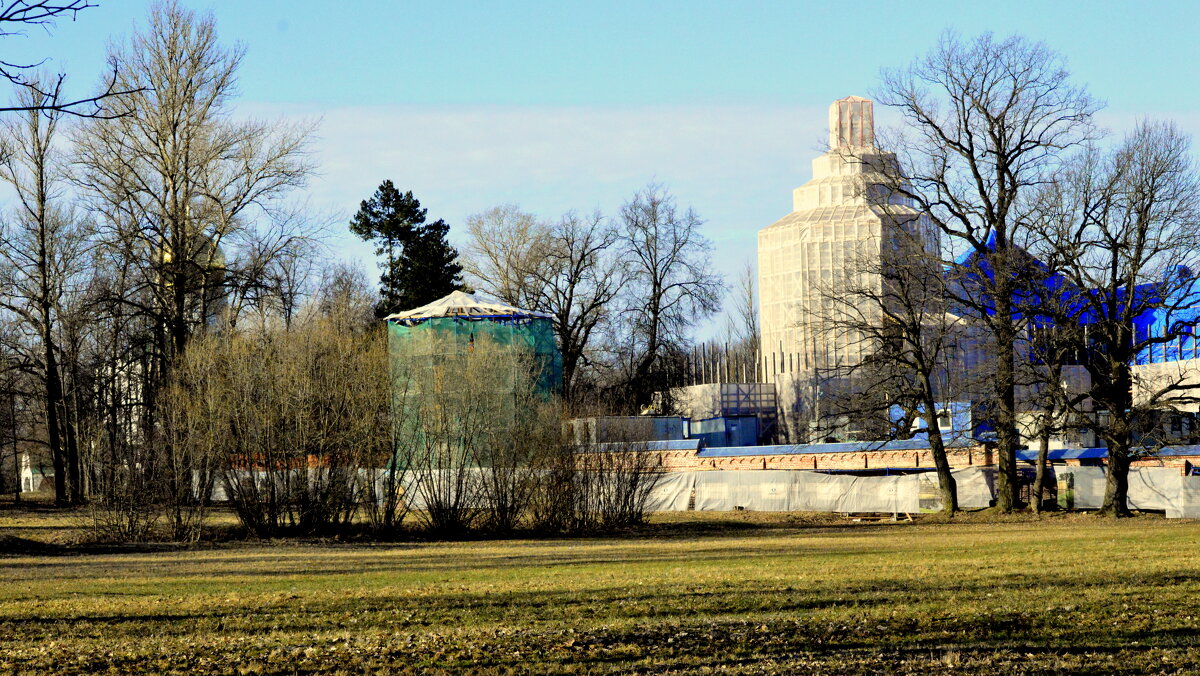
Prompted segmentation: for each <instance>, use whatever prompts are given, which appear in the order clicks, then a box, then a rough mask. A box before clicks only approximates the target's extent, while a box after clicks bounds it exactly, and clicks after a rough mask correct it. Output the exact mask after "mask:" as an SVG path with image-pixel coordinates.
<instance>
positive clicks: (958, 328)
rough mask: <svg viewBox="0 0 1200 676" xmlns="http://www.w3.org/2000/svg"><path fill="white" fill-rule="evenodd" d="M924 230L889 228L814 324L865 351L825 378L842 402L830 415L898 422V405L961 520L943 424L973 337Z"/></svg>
mask: <svg viewBox="0 0 1200 676" xmlns="http://www.w3.org/2000/svg"><path fill="white" fill-rule="evenodd" d="M921 224H922V220H921V219H920V218H918V217H914V216H913V215H911V214H909V215H907V216H905V217H903V218H892V219H887V220H885V221H884V225H883V237H882V238H881V239H879V240H875V241H872V242H870V243H869V244H867V245H866V246H864V250H863V252H862V254H861V255H859V256H856V257H855V258H852V259H850V260H848V261H847V265H846V268H845V269H844V270H842V271H841V272H840V273H839V274H838V275H837V276H836V277H835V278H834V279H833V280H832V282H831V283H830V284H829V285H828V287H827V288H824V289H822V296H823V299H822V300H823V301H824V302H823V303H822V305H821V306H822V308H823V309H822V310H819V311H818V313H817V316H816V317H815V318H816V319H817V321H818V322H819V323H820V324H821V325H823V326H824V327H826V338H827V339H829V340H831V341H839V342H846V343H850V344H854V343H861V344H862V347H863V350H862V353H863V355H864V356H863V358H862V359H861V360H859V361H857V362H853V363H850V364H846V365H843V366H838V367H834V368H831V369H830V370H829V371H828V372H826V373H825V374H824V378H825V379H827V380H828V381H829V385H830V387H829V389H830V391H831V392H833V393H835V396H833V397H832V398H831V401H830V402H829V404H828V405H827V407H826V410H825V411H823V413H824V414H825V415H826V416H827V417H833V418H835V419H837V418H841V417H843V416H845V417H847V418H853V417H866V418H868V419H869V418H871V417H874V418H875V419H876V420H889V416H890V408H891V407H892V406H894V405H898V406H900V407H902V408H906V409H908V410H911V411H914V412H915V414H916V415H917V416H919V417H920V419H921V420H922V422H924V427H925V431H926V433H927V435H928V440H929V449H930V455H931V456H932V457H933V462H934V467H935V468H936V470H937V475H938V485H939V488H940V491H941V496H942V509H943V511H945V512H946V513H947V514H954V513H955V512H957V511H958V491H957V486H956V484H955V481H954V476H953V475H952V474H951V473H950V463H949V460H948V459H947V457H946V440H945V439H944V437H943V434H942V430H941V425H940V422H939V415H940V410H941V405H942V404H943V403H944V402H946V401H949V400H953V399H954V398H955V396H956V395H958V394H960V393H961V390H962V386H963V383H962V382H961V380H960V379H959V378H958V377H957V374H958V372H959V371H960V370H961V365H962V363H961V360H960V354H959V351H958V350H959V346H960V344H962V343H963V342H965V340H964V339H965V338H966V335H967V333H968V332H969V330H970V327H969V324H968V322H967V321H965V320H964V318H963V317H961V316H958V315H956V314H955V313H953V312H952V311H951V309H950V306H949V304H948V303H947V299H946V289H945V282H946V280H945V278H944V277H943V276H942V269H941V261H940V260H939V259H938V257H937V255H936V253H933V252H931V250H930V247H929V246H928V242H926V241H924V240H923V239H922V237H921V235H923V234H925V228H923V227H921ZM934 251H936V249H934Z"/></svg>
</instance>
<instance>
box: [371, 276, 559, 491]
mask: <svg viewBox="0 0 1200 676" xmlns="http://www.w3.org/2000/svg"><path fill="white" fill-rule="evenodd" d="M385 319H386V320H387V329H388V359H389V361H390V368H391V376H392V411H393V425H394V427H395V429H394V434H395V439H396V440H397V456H396V457H395V459H394V462H395V463H397V464H400V465H403V464H406V463H405V462H403V461H402V460H401V454H400V453H399V449H400V445H402V444H405V443H411V444H415V445H416V446H418V447H422V448H424V450H423V451H421V452H419V453H417V454H416V455H415V456H411V455H410V456H407V457H411V458H413V459H414V461H415V462H416V463H417V464H418V465H419V466H421V467H425V468H426V469H429V468H433V469H436V470H439V471H440V470H452V469H453V468H456V467H463V466H480V465H482V464H486V463H487V462H488V461H487V458H486V449H483V450H481V449H480V448H479V440H480V439H481V438H485V437H486V436H487V434H488V432H489V430H491V431H495V430H501V429H505V428H508V429H511V428H512V426H513V425H517V424H521V423H522V422H525V421H528V420H531V419H532V417H534V416H536V413H535V409H538V407H539V406H541V405H543V404H547V403H549V402H550V400H551V398H552V397H553V395H555V394H557V393H558V392H559V391H560V390H561V389H562V356H561V354H560V352H559V350H558V346H557V344H556V342H555V337H554V329H553V324H552V319H551V317H550V316H549V315H547V314H545V313H541V312H534V311H530V310H523V309H520V308H515V307H510V306H506V305H498V304H493V303H486V302H481V301H479V300H478V299H476V298H475V297H474V296H472V295H470V294H467V293H463V292H460V291H455V292H454V293H451V294H450V295H449V296H446V297H445V298H442V299H440V300H438V301H435V302H433V303H430V304H429V305H425V306H423V307H419V308H416V309H414V310H408V311H406V312H400V313H397V314H394V315H391V316H389V317H386V318H385Z"/></svg>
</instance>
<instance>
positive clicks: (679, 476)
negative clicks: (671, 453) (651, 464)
mask: <svg viewBox="0 0 1200 676" xmlns="http://www.w3.org/2000/svg"><path fill="white" fill-rule="evenodd" d="M692 474H693V472H672V473H670V474H663V475H661V476H660V477H658V481H657V482H656V483H655V484H654V488H652V489H651V490H650V495H649V496H648V497H647V498H646V511H647V512H686V511H687V510H688V505H690V504H691V502H692V486H693V484H694V479H693V477H692Z"/></svg>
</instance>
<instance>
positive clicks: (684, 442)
mask: <svg viewBox="0 0 1200 676" xmlns="http://www.w3.org/2000/svg"><path fill="white" fill-rule="evenodd" d="M700 441H701V440H700V439H670V440H667V441H630V442H626V443H606V444H584V446H583V448H584V450H587V451H632V450H636V451H698V450H700Z"/></svg>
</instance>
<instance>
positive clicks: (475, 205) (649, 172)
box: [3, 0, 1200, 276]
mask: <svg viewBox="0 0 1200 676" xmlns="http://www.w3.org/2000/svg"><path fill="white" fill-rule="evenodd" d="M98 4H99V7H97V8H95V9H89V10H87V11H85V12H83V13H81V14H80V15H79V18H78V20H77V21H75V22H73V23H62V24H60V25H59V26H58V27H57V28H56V29H55V30H54V32H53V34H52V35H48V36H47V35H44V34H42V33H41V32H40V31H37V30H34V31H31V32H30V33H29V35H28V36H27V37H25V38H18V37H10V38H6V39H5V45H4V46H5V49H6V50H7V51H6V54H5V55H4V57H3V58H5V59H6V60H9V61H15V60H20V59H32V58H35V57H36V58H41V57H44V56H49V57H51V59H52V61H51V62H50V63H49V64H48V65H49V67H52V68H55V69H64V70H66V71H67V72H69V73H71V74H72V78H73V80H74V86H76V87H78V88H81V89H86V88H87V87H88V86H89V85H91V84H92V83H94V82H95V81H96V80H97V79H98V78H99V77H100V72H101V66H102V63H103V55H104V50H105V44H106V42H107V41H108V39H109V36H116V37H119V36H120V35H121V34H123V33H127V32H128V31H129V29H130V26H131V25H132V23H133V22H134V21H135V20H137V21H141V20H142V18H143V17H144V16H145V14H146V11H147V8H148V6H149V4H150V3H149V2H145V1H143V0H120V1H119V2H118V1H117V0H98ZM184 4H185V5H187V6H189V7H193V8H196V9H200V10H211V11H213V12H214V14H215V16H216V19H217V25H218V31H219V34H220V35H221V37H222V39H224V40H226V41H229V42H233V41H240V42H242V43H244V44H245V46H246V48H247V56H246V60H245V62H244V65H243V68H242V70H241V73H240V92H241V94H240V97H239V99H238V101H237V104H236V105H237V107H238V110H239V112H240V113H242V114H246V115H254V116H259V117H285V118H291V119H296V118H304V119H313V118H319V119H320V120H321V124H320V127H319V133H318V135H319V138H318V141H317V144H316V151H317V159H318V161H319V162H320V165H321V174H320V176H318V177H317V178H316V179H314V181H313V182H312V185H311V188H310V194H311V199H312V203H313V204H314V205H315V206H316V207H317V208H321V209H326V210H329V211H331V212H332V213H334V214H336V215H337V217H338V219H339V220H340V221H344V220H346V219H348V218H349V216H350V214H351V213H352V212H353V211H354V209H355V208H356V207H357V204H358V202H359V201H360V200H362V199H363V198H365V197H367V196H369V194H370V193H371V192H372V191H373V189H374V187H375V186H376V185H378V183H379V182H380V181H381V180H382V179H384V178H390V179H392V180H393V181H395V182H396V183H397V185H399V186H401V187H402V188H406V189H411V190H413V191H414V193H415V194H416V195H417V197H418V198H420V199H421V200H422V202H423V203H424V204H425V206H427V207H429V210H430V215H431V216H434V217H441V218H445V219H446V220H447V221H449V222H450V224H451V227H452V233H453V229H454V228H455V227H456V226H459V227H461V224H462V222H463V220H464V219H465V218H466V216H467V215H469V214H471V213H475V212H477V211H480V210H483V209H486V208H488V207H490V206H494V205H497V204H502V203H516V204H519V205H520V206H521V207H522V208H524V209H526V210H529V211H532V212H535V213H538V214H540V215H543V216H546V217H552V216H556V215H558V214H560V213H562V212H563V211H566V210H568V209H577V210H586V211H590V210H592V209H595V208H600V209H601V210H603V211H605V212H608V213H615V211H616V209H617V208H618V207H619V205H620V204H621V202H622V201H624V200H625V199H626V198H628V197H629V196H630V195H631V194H632V193H633V192H634V191H635V190H637V189H638V188H639V187H641V186H643V185H645V184H646V183H647V182H649V181H651V180H655V181H659V182H662V183H664V184H666V185H668V186H669V187H670V189H671V190H672V192H673V193H674V194H675V195H676V197H677V198H678V200H679V201H680V202H681V203H684V204H689V205H692V206H694V207H695V208H696V210H697V211H698V212H699V213H700V214H701V216H703V217H704V218H705V219H706V220H707V225H706V226H705V231H706V234H707V235H708V236H709V237H710V238H711V239H712V240H713V241H714V242H715V243H716V244H717V250H718V256H717V264H718V267H719V268H720V269H721V270H722V271H724V272H725V273H727V274H728V275H730V276H732V274H733V273H734V272H735V271H736V270H737V268H738V267H739V266H740V265H742V264H743V263H744V262H745V261H747V260H750V259H751V258H752V257H753V256H754V251H755V242H756V232H757V231H758V230H759V229H760V228H763V227H765V226H767V225H769V224H770V223H771V222H773V221H774V220H775V219H777V218H779V217H781V216H783V215H785V214H786V213H787V212H788V211H789V210H790V204H791V190H792V188H794V187H796V186H798V185H800V184H801V183H803V182H804V181H806V180H808V178H809V175H810V169H809V160H810V159H811V158H812V157H813V156H814V155H815V154H816V153H817V147H818V145H819V143H820V141H821V139H822V136H823V134H824V127H825V124H826V122H825V109H826V107H827V106H828V104H829V103H830V102H831V101H832V100H834V99H837V98H841V97H843V96H846V95H849V94H859V95H870V92H871V90H872V88H873V87H874V86H875V84H876V81H877V79H878V74H879V70H880V68H881V67H884V66H901V65H904V64H905V63H907V62H909V61H910V60H911V59H912V58H913V57H915V56H916V55H918V54H920V53H923V52H925V51H926V50H927V49H928V48H929V47H930V46H932V45H933V43H934V42H935V41H936V39H937V37H938V35H939V34H940V33H941V32H942V31H943V30H944V29H947V28H951V29H955V30H958V31H960V32H962V33H963V34H965V35H973V34H976V33H979V32H981V31H985V30H991V31H994V32H996V33H998V34H1008V33H1012V32H1019V33H1022V34H1024V35H1026V36H1028V37H1030V38H1033V39H1038V40H1043V41H1045V42H1047V43H1048V44H1049V45H1050V46H1051V47H1053V48H1055V49H1058V50H1059V51H1061V52H1063V53H1064V54H1065V55H1066V57H1067V59H1068V62H1069V64H1070V67H1071V70H1072V72H1073V73H1074V74H1075V79H1076V81H1077V82H1079V83H1085V84H1087V85H1088V86H1089V87H1090V89H1091V91H1092V93H1093V94H1094V95H1095V96H1097V97H1098V98H1101V99H1104V100H1106V101H1107V102H1108V108H1107V109H1106V111H1105V113H1104V115H1103V117H1102V118H1101V121H1102V122H1103V123H1104V124H1105V125H1106V126H1108V127H1110V128H1112V129H1113V130H1114V131H1118V132H1119V131H1122V130H1124V129H1126V128H1128V127H1129V126H1130V125H1131V124H1132V122H1133V121H1134V120H1135V119H1136V118H1137V117H1140V116H1153V117H1165V118H1171V119H1175V120H1177V121H1178V122H1179V123H1180V124H1181V125H1182V126H1183V127H1184V128H1185V129H1186V130H1188V131H1191V132H1192V133H1200V77H1198V72H1200V71H1198V68H1200V46H1198V45H1200V42H1197V40H1196V39H1195V37H1194V34H1195V28H1196V26H1198V25H1200V3H1196V2H1149V3H1132V2H1130V3H1107V2H1090V3H1086V4H1085V3H1076V2H1055V3H1049V2H1037V3H1035V2H1005V3H972V2H962V1H961V0H960V1H958V2H930V1H925V2H856V3H830V2H816V3H783V2H769V3H768V2H762V3H752V2H736V3H735V2H700V1H691V2H673V3H671V2H550V1H547V2H515V1H506V2H449V1H438V2H427V3H401V2H382V1H375V2H368V1H365V0H364V1H357V2H353V3H341V2H338V3H331V2H327V1H326V2H318V1H311V2H310V1H306V0H289V1H284V0H223V1H218V2H211V1H210V2H204V1H199V0H184ZM877 116H878V117H879V119H880V120H881V121H883V122H885V123H886V121H887V120H888V119H889V116H888V115H887V113H886V112H885V111H877ZM338 230H339V235H338V236H337V237H335V239H334V244H335V249H336V252H337V255H340V256H343V257H346V258H350V259H358V260H366V259H368V258H369V250H368V249H367V248H366V247H365V246H363V245H361V244H358V243H356V242H355V241H354V240H353V239H352V238H351V237H350V236H349V235H343V234H340V233H341V232H342V231H341V228H340V227H339V228H338ZM452 237H453V234H452Z"/></svg>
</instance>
